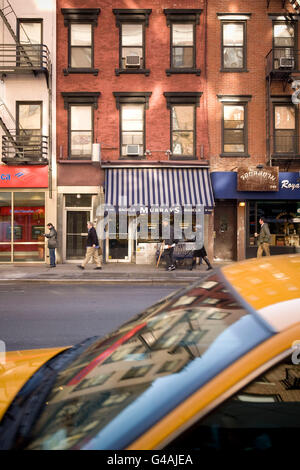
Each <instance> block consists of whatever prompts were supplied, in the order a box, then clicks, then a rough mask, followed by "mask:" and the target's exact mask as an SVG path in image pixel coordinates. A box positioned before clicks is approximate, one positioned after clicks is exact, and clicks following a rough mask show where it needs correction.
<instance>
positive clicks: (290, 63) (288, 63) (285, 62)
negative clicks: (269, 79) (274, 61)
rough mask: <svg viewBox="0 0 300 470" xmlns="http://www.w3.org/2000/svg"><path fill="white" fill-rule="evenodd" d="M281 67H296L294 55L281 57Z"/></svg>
mask: <svg viewBox="0 0 300 470" xmlns="http://www.w3.org/2000/svg"><path fill="white" fill-rule="evenodd" d="M279 67H280V68H281V69H293V68H294V58H293V57H280V59H279Z"/></svg>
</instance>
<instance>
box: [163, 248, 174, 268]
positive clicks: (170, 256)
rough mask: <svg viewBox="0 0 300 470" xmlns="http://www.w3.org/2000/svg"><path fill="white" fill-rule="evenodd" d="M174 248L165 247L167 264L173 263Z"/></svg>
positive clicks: (171, 264)
mask: <svg viewBox="0 0 300 470" xmlns="http://www.w3.org/2000/svg"><path fill="white" fill-rule="evenodd" d="M173 253H174V248H173V247H172V248H166V249H165V253H164V255H165V260H166V263H167V266H168V267H169V266H173V264H174V254H173Z"/></svg>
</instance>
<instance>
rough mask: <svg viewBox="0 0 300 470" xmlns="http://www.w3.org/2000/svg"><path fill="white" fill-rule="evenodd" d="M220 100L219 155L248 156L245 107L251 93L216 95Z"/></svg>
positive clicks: (246, 107)
mask: <svg viewBox="0 0 300 470" xmlns="http://www.w3.org/2000/svg"><path fill="white" fill-rule="evenodd" d="M218 99H219V101H221V102H222V106H223V109H222V151H221V157H234V156H241V157H249V155H248V126H247V109H248V101H250V100H251V95H243V96H232V95H218Z"/></svg>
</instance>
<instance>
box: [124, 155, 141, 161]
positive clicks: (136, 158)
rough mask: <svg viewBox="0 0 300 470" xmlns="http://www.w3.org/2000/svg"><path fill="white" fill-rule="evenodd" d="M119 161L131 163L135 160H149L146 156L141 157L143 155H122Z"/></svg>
mask: <svg viewBox="0 0 300 470" xmlns="http://www.w3.org/2000/svg"><path fill="white" fill-rule="evenodd" d="M119 160H130V161H132V160H134V161H135V160H147V158H146V157H145V156H144V155H143V156H141V155H136V156H134V155H120V156H119Z"/></svg>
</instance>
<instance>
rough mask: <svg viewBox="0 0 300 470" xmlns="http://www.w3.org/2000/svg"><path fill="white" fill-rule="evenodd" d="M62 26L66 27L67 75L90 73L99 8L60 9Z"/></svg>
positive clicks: (91, 70)
mask: <svg viewBox="0 0 300 470" xmlns="http://www.w3.org/2000/svg"><path fill="white" fill-rule="evenodd" d="M61 12H62V14H63V15H64V24H65V26H67V27H68V45H69V47H68V68H67V69H64V75H68V74H69V73H92V74H94V75H98V71H99V70H98V69H95V68H94V28H95V27H96V26H97V24H98V15H99V14H100V9H99V8H94V9H85V8H80V9H77V8H62V10H61Z"/></svg>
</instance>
